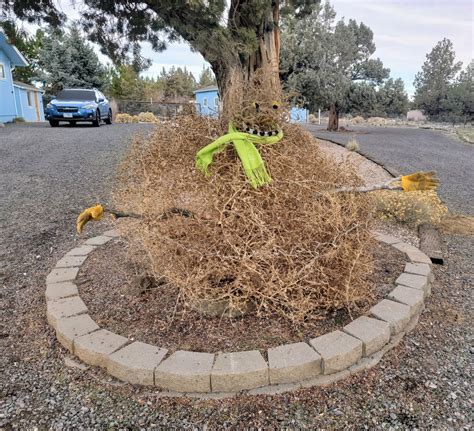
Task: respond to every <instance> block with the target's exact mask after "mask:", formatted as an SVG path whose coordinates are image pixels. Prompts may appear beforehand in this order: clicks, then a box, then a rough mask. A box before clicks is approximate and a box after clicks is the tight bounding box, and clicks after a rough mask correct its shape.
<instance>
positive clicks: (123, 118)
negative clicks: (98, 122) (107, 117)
mask: <svg viewBox="0 0 474 431" xmlns="http://www.w3.org/2000/svg"><path fill="white" fill-rule="evenodd" d="M115 122H116V123H132V122H133V117H132V116H131V115H130V114H122V113H120V114H117V115H116V116H115Z"/></svg>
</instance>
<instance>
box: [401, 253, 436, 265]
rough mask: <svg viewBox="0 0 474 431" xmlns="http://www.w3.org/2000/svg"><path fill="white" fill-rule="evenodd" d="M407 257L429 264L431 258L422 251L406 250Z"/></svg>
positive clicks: (416, 261) (415, 261)
mask: <svg viewBox="0 0 474 431" xmlns="http://www.w3.org/2000/svg"><path fill="white" fill-rule="evenodd" d="M406 255H407V256H408V259H410V260H411V261H412V262H413V263H426V264H427V265H431V264H432V262H431V259H430V258H429V257H428V256H427V255H426V254H425V253H423V252H422V251H420V250H417V251H408V252H406Z"/></svg>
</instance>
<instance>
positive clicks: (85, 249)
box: [66, 245, 97, 256]
mask: <svg viewBox="0 0 474 431" xmlns="http://www.w3.org/2000/svg"><path fill="white" fill-rule="evenodd" d="M96 248H97V247H94V246H93V245H81V246H80V247H76V248H73V249H72V250H71V251H69V252H67V253H66V256H87V255H88V254H89V253H91V252H93V251H94V250H95V249H96Z"/></svg>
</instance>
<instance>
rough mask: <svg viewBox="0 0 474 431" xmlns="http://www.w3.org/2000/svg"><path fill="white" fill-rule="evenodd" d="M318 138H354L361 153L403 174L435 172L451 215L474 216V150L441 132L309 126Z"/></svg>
mask: <svg viewBox="0 0 474 431" xmlns="http://www.w3.org/2000/svg"><path fill="white" fill-rule="evenodd" d="M306 127H307V129H308V130H309V131H310V132H311V133H312V134H313V135H314V136H317V137H318V138H321V139H330V140H332V141H334V142H338V143H341V144H344V145H345V144H346V143H347V141H348V140H349V139H350V138H351V137H352V136H355V138H356V139H357V142H358V143H359V146H360V150H361V152H362V153H364V154H367V155H369V156H371V157H373V158H374V159H375V160H377V161H378V162H381V163H383V164H385V165H386V166H388V167H390V168H394V169H395V170H397V171H398V172H400V173H401V174H408V173H411V172H414V171H417V170H425V171H430V170H435V171H436V172H437V173H438V177H439V179H440V182H441V184H440V188H439V192H440V196H441V198H442V199H443V200H444V201H445V202H446V203H447V205H448V207H449V208H450V210H451V211H453V212H455V213H458V212H461V213H464V214H469V215H474V206H473V202H474V188H473V186H472V185H473V184H474V169H473V168H472V165H473V160H474V146H473V145H472V144H467V143H464V142H461V141H459V140H458V139H456V138H452V137H450V136H448V135H447V134H445V133H443V132H441V131H439V130H426V129H418V128H404V127H368V126H350V129H351V130H353V131H354V133H348V132H328V131H327V130H325V129H324V128H322V127H321V126H316V125H310V124H308V125H307V126H306Z"/></svg>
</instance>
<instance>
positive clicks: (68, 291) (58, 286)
mask: <svg viewBox="0 0 474 431" xmlns="http://www.w3.org/2000/svg"><path fill="white" fill-rule="evenodd" d="M78 294H79V292H78V290H77V286H76V285H75V284H74V283H73V282H71V281H65V282H63V283H50V284H47V285H46V294H45V296H46V300H47V301H53V300H55V299H59V298H67V297H68V296H77V295H78Z"/></svg>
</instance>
